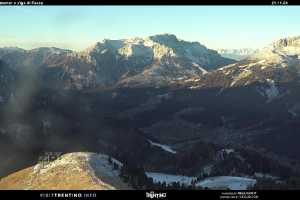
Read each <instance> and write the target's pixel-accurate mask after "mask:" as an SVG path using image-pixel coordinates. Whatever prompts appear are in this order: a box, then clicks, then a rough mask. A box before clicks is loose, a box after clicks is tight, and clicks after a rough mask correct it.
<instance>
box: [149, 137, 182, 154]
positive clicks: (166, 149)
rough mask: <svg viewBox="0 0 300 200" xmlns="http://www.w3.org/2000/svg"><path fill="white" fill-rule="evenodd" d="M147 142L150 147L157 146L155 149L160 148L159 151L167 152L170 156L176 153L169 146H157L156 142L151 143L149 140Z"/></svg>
mask: <svg viewBox="0 0 300 200" xmlns="http://www.w3.org/2000/svg"><path fill="white" fill-rule="evenodd" d="M148 142H149V143H150V144H151V145H152V146H157V147H160V148H161V149H163V150H164V151H167V152H169V153H172V154H176V153H177V152H176V151H174V150H173V149H172V148H171V147H170V146H168V145H164V144H159V143H156V142H153V141H151V140H148Z"/></svg>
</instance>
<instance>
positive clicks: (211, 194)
mask: <svg viewBox="0 0 300 200" xmlns="http://www.w3.org/2000/svg"><path fill="white" fill-rule="evenodd" d="M292 197H294V198H292ZM297 197H298V198H297ZM8 198H10V199H13V198H17V199H30V200H34V199H41V200H43V199H44V200H47V199H130V200H132V199H139V200H142V199H185V198H187V199H189V200H192V199H209V200H214V199H216V200H221V199H244V200H256V199H257V200H260V199H262V200H265V199H300V190H268V191H266V190H261V191H249V190H247V191H230V190H153V191H149V190H114V191H113V190H107V191H104V190H102V191H99V190H97V191H95V190H86V191H83V190H0V199H8Z"/></svg>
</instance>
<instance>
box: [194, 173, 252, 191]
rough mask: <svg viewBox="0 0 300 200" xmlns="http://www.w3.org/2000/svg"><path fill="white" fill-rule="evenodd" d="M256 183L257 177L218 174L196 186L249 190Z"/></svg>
mask: <svg viewBox="0 0 300 200" xmlns="http://www.w3.org/2000/svg"><path fill="white" fill-rule="evenodd" d="M255 183H256V180H255V179H251V178H244V177H236V176H216V177H209V178H206V179H204V180H202V181H200V182H198V183H196V186H201V187H207V188H210V189H218V188H229V189H230V190H247V188H249V187H253V186H254V185H255Z"/></svg>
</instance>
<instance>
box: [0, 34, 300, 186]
mask: <svg viewBox="0 0 300 200" xmlns="http://www.w3.org/2000/svg"><path fill="white" fill-rule="evenodd" d="M218 52H219V53H218ZM232 52H233V53H236V51H229V53H232ZM226 53H228V51H223V50H222V51H215V50H211V49H208V48H207V47H205V46H203V45H201V44H200V43H198V42H187V41H183V40H180V39H178V38H177V37H176V36H174V35H172V34H162V35H154V36H150V37H147V38H133V39H123V40H109V39H105V40H103V41H102V42H98V43H96V44H95V45H93V46H92V47H90V48H88V49H86V50H84V51H81V52H74V51H71V50H65V49H58V48H54V47H52V48H37V49H32V50H24V49H20V48H1V49H0V83H1V85H0V113H1V115H0V119H1V120H0V158H1V160H2V162H1V163H0V176H2V177H3V179H1V181H4V183H6V181H7V182H10V183H11V180H14V179H13V178H9V179H6V178H5V177H6V176H7V175H9V174H11V173H13V172H16V171H18V170H22V169H24V168H26V167H31V168H30V170H31V171H30V170H29V171H26V173H29V174H32V170H33V168H34V167H32V166H35V165H36V161H37V158H38V156H39V155H40V154H41V153H43V152H45V151H50V152H51V151H59V152H63V153H70V152H96V153H101V155H109V156H112V157H113V158H115V159H116V160H119V162H121V163H123V164H124V166H125V168H124V169H126V170H125V172H126V173H125V172H124V169H123V170H122V173H123V178H124V177H125V179H124V180H126V181H124V182H126V184H128V186H129V187H131V188H138V189H141V188H145V187H146V188H154V189H155V188H157V187H158V188H161V187H166V185H165V184H162V185H159V184H158V185H157V184H156V185H155V184H154V182H155V180H157V179H158V177H157V176H158V175H159V180H161V179H163V177H172V178H174V179H175V180H177V179H178V177H182V176H183V177H193V178H192V179H189V178H187V180H194V178H196V179H197V180H196V183H199V184H198V185H202V186H203V184H202V183H203V182H202V181H204V180H205V182H207V180H206V179H205V178H207V177H219V178H220V177H221V178H220V179H222V180H223V178H224V176H227V178H226V180H235V181H236V180H238V181H246V183H251V187H252V188H253V187H255V188H258V189H262V188H264V189H266V188H269V189H270V188H283V189H286V188H288V189H290V188H299V185H300V184H298V183H299V182H297V181H299V180H300V178H299V177H300V170H299V169H300V168H299V167H300V157H299V153H300V152H299V148H298V141H299V139H300V137H299V134H298V133H299V128H300V121H299V119H300V118H299V116H300V104H299V99H300V93H299V89H300V57H299V56H300V38H299V37H290V38H284V39H280V40H278V41H274V42H273V43H272V44H270V45H269V46H266V47H265V48H262V49H259V50H255V51H252V50H249V51H248V50H245V51H238V53H239V54H240V55H247V56H245V57H244V58H243V59H241V58H239V59H231V58H225V57H223V56H222V54H226ZM136 147H139V151H137V150H136ZM83 154H84V155H85V154H86V153H83ZM87 154H88V155H89V153H87ZM66 155H68V154H66ZM79 155H82V153H79ZM75 157H76V156H75ZM79 157H80V156H79ZM76 159H77V157H76ZM76 159H75V160H76ZM53 162H56V161H53ZM17 173H18V172H17ZM23 173H24V171H20V174H21V175H22V174H23ZM57 173H60V172H59V171H58V172H57ZM101 173H104V172H101ZM124 173H125V174H126V175H124ZM162 174H164V175H165V176H164V175H162ZM147 175H149V176H152V175H153V176H152V177H150V178H152V179H147V178H146V177H147ZM22 176H23V175H22ZM49 176H52V175H49ZM8 177H14V174H12V175H11V176H8ZM8 177H7V178H8ZM87 177H89V176H85V179H84V180H88V178H87ZM133 177H134V178H133ZM232 177H234V178H232ZM235 177H240V178H241V177H242V178H246V179H240V178H235ZM270 177H271V178H270ZM272 177H273V178H272ZM274 177H275V178H274ZM41 178H42V177H37V179H36V180H37V181H39V180H41ZM148 178H149V177H148ZM219 178H218V179H216V180H219ZM51 180H52V179H51ZM149 180H152V182H151V181H150V182H151V184H150V183H149ZM1 181H0V186H1ZM153 181H154V182H153ZM209 181H211V180H209ZM90 183H91V182H90ZM93 183H94V182H93ZM200 183H201V184H200ZM244 183H245V182H243V184H244ZM253 183H255V185H253ZM122 184H123V183H122ZM153 184H154V185H153ZM18 185H19V183H18ZM196 185H197V184H196ZM35 186H37V185H35ZM89 186H90V185H89ZM177 186H178V185H176V184H175V185H172V187H177ZM194 186H195V184H194V185H193V184H191V181H190V182H189V184H188V186H186V187H194ZM231 186H232V185H222V186H220V187H221V188H224V187H225V188H232V187H231ZM248 186H249V187H250V185H248ZM248 186H247V184H246V185H245V187H248ZM18 187H19V186H18ZM22 187H23V188H28V187H30V186H28V185H26V186H24V185H22ZM45 187H47V186H45ZM49 187H50V186H49ZM97 187H98V186H97ZM1 188H2V186H1ZM87 188H89V187H87ZM199 188H201V187H199ZM243 188H244V187H243Z"/></svg>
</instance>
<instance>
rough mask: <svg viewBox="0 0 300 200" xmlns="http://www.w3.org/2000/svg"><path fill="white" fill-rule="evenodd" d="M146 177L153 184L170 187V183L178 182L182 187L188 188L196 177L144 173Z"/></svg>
mask: <svg viewBox="0 0 300 200" xmlns="http://www.w3.org/2000/svg"><path fill="white" fill-rule="evenodd" d="M146 176H147V177H149V178H152V179H153V182H154V183H163V182H165V183H166V185H172V183H175V182H179V183H180V184H182V185H185V186H189V185H191V184H192V181H195V180H196V177H190V176H182V175H172V174H164V173H155V172H146Z"/></svg>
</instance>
